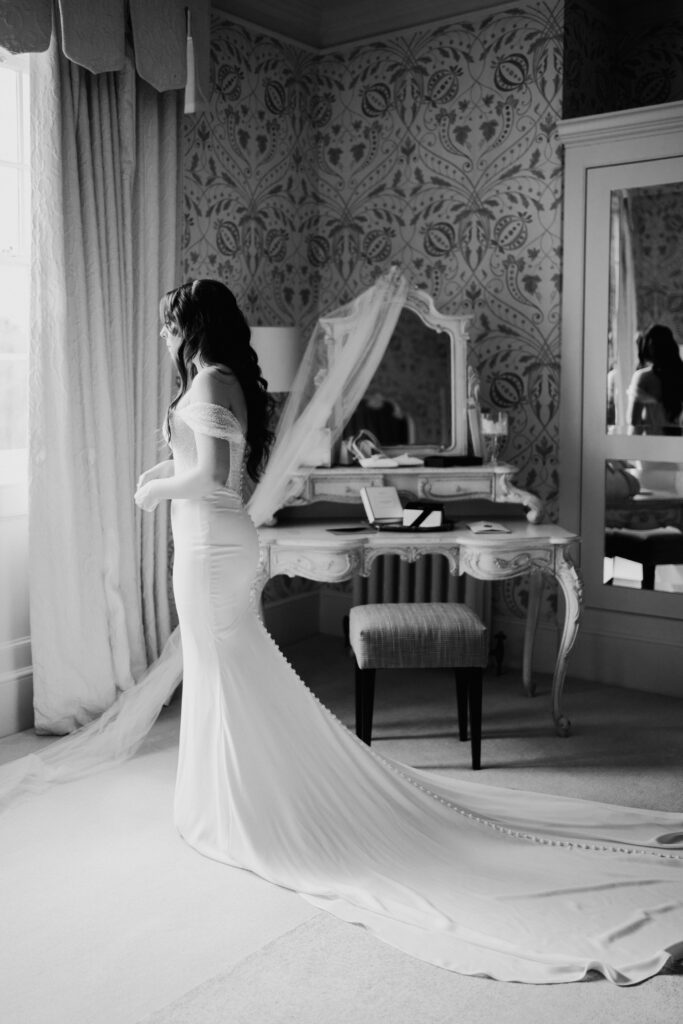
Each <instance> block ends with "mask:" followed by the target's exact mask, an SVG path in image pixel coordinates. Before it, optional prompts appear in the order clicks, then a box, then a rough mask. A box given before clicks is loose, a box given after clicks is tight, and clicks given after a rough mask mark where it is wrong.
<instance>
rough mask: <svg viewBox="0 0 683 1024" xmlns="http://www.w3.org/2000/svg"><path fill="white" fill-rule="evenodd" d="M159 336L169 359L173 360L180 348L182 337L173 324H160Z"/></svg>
mask: <svg viewBox="0 0 683 1024" xmlns="http://www.w3.org/2000/svg"><path fill="white" fill-rule="evenodd" d="M159 336H160V337H161V338H162V339H163V342H164V344H165V345H166V349H167V351H168V354H169V356H171V358H172V359H173V358H175V356H176V355H177V353H178V349H179V348H180V343H181V341H182V337H181V334H180V331H179V330H178V328H177V326H176V325H175V324H173V323H165V324H162V327H161V330H160V331H159Z"/></svg>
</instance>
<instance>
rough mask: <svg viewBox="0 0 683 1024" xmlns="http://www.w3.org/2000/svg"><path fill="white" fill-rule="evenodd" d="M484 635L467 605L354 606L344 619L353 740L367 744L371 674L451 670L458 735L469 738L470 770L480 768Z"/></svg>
mask: <svg viewBox="0 0 683 1024" xmlns="http://www.w3.org/2000/svg"><path fill="white" fill-rule="evenodd" d="M487 632H488V631H487V629H486V626H485V625H484V624H483V622H482V621H481V619H480V618H479V616H478V615H476V614H475V613H474V612H473V611H472V610H471V609H470V608H468V607H467V605H464V604H455V603H452V602H436V601H435V602H430V603H428V604H364V605H356V606H355V607H354V608H352V609H351V613H350V615H349V643H350V645H351V649H352V650H353V654H354V658H355V661H356V735H357V736H359V737H360V739H362V740H364V741H365V743H367V744H368V745H369V744H370V742H371V740H372V712H373V706H374V698H375V670H376V669H378V668H452V669H454V670H455V687H456V696H457V705H458V729H459V735H460V739H461V740H466V739H467V717H468V708H469V724H470V732H471V736H472V767H473V768H479V767H480V766H481V680H482V669H483V668H484V667H485V666H486V663H487V661H488V637H487Z"/></svg>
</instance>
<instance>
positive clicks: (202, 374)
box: [192, 366, 242, 408]
mask: <svg viewBox="0 0 683 1024" xmlns="http://www.w3.org/2000/svg"><path fill="white" fill-rule="evenodd" d="M241 393H242V389H241V387H240V385H239V381H238V380H237V377H236V376H235V374H234V373H233V372H232V371H231V370H228V368H227V367H220V368H219V367H214V366H206V367H204V368H203V369H201V370H200V371H199V372H198V373H197V375H196V376H195V378H194V380H193V381H192V400H193V401H194V402H210V403H211V404H212V405H224V406H226V407H228V408H230V407H231V406H233V405H234V404H235V401H236V399H238V398H239V397H241Z"/></svg>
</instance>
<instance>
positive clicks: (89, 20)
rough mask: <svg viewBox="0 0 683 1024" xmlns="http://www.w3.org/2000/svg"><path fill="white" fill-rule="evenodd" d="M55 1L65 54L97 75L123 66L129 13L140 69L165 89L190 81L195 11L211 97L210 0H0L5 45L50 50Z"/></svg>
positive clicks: (198, 55)
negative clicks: (189, 57)
mask: <svg viewBox="0 0 683 1024" xmlns="http://www.w3.org/2000/svg"><path fill="white" fill-rule="evenodd" d="M53 6H54V9H55V14H56V16H58V17H59V21H60V26H61V38H62V49H63V51H64V55H65V57H67V58H68V59H69V60H71V61H73V63H74V64H79V65H81V66H82V67H84V68H87V69H88V71H92V72H94V73H96V74H97V73H100V72H103V71H119V70H120V69H121V68H122V67H123V64H124V51H125V46H126V28H127V17H128V14H129V15H130V30H131V34H132V43H133V49H134V53H135V66H136V70H137V73H138V75H139V76H140V77H141V78H143V79H144V80H145V81H146V82H149V84H150V85H152V86H154V88H155V89H157V90H158V91H159V92H166V91H167V90H169V89H184V88H185V86H186V83H187V67H188V57H187V54H188V46H187V36H188V14H189V24H190V27H191V35H192V41H193V50H194V69H195V76H196V86H197V91H198V93H199V94H200V96H202V97H203V98H204V99H206V98H208V95H209V33H210V0H57V2H55V0H0V45H1V46H4V47H5V49H6V50H9V51H10V52H11V53H40V52H42V51H43V50H47V48H48V46H49V43H50V38H51V35H52V27H53Z"/></svg>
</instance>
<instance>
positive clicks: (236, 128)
mask: <svg viewBox="0 0 683 1024" xmlns="http://www.w3.org/2000/svg"><path fill="white" fill-rule="evenodd" d="M562 9H563V5H562V2H561V0H536V2H533V3H529V4H525V5H524V8H523V9H522V8H521V7H515V6H511V7H510V8H509V10H506V11H503V12H497V13H495V14H492V15H489V16H485V17H481V16H480V17H477V19H476V20H474V19H472V20H466V21H462V20H460V21H453V22H446V23H441V24H439V25H436V26H434V25H430V26H428V27H425V28H421V29H413V30H410V31H404V32H400V33H396V34H392V35H391V36H387V37H384V38H382V39H378V40H374V41H372V42H368V43H364V44H362V45H353V46H347V47H343V48H340V49H338V50H335V51H333V52H326V53H323V54H315V53H312V52H310V51H308V50H305V49H304V48H303V47H301V46H298V45H296V44H294V43H287V42H283V41H282V40H279V39H275V38H273V37H269V36H268V35H266V34H264V33H261V32H260V31H258V30H251V29H248V28H245V27H244V26H237V25H234V24H231V23H230V22H229V21H228V20H227V19H225V18H224V17H223V16H220V17H217V18H216V19H215V20H214V24H213V29H212V59H213V61H214V68H213V73H214V80H215V82H216V88H215V91H214V96H213V98H212V100H211V106H210V110H209V111H208V112H207V113H206V114H203V115H200V116H198V117H196V118H189V119H188V129H187V137H186V149H187V159H186V172H185V178H186V189H185V191H186V235H185V268H186V271H187V274H188V276H199V275H211V276H219V277H221V278H223V279H224V280H226V281H227V282H228V283H229V284H230V286H231V287H232V288H233V289H234V290H235V292H236V293H237V295H238V297H239V299H240V300H241V302H242V303H243V305H244V307H245V309H246V311H247V313H248V315H249V317H250V319H251V321H252V322H262V323H266V322H269V323H287V322H295V323H299V324H300V325H301V326H302V328H303V329H304V330H305V331H308V330H310V328H311V327H312V325H313V323H314V321H315V318H316V316H317V314H318V312H319V311H320V312H323V311H326V310H329V309H330V308H333V307H335V306H337V305H339V304H340V302H344V301H346V300H348V299H349V298H350V297H352V296H353V295H355V294H357V293H358V292H359V291H361V290H362V289H363V288H364V287H366V286H367V285H368V284H369V283H370V282H372V281H373V280H374V279H375V278H376V277H377V276H378V275H379V274H380V273H381V272H382V271H384V270H385V269H386V268H387V267H388V266H389V265H390V264H391V263H393V262H398V263H399V264H401V266H402V267H403V268H404V270H405V271H406V272H407V273H408V274H409V276H410V277H411V279H412V281H413V283H414V284H415V285H416V286H418V287H423V288H426V289H427V290H428V291H429V292H430V293H431V294H432V296H433V297H434V300H435V302H436V305H437V307H438V308H440V309H442V310H443V311H444V312H450V313H465V312H471V313H472V315H473V321H472V325H471V330H470V337H471V353H472V358H473V360H474V362H475V365H476V366H477V368H478V370H479V372H480V374H481V381H482V398H483V401H484V402H485V403H487V404H490V405H491V406H493V407H497V408H504V409H506V410H507V411H508V413H509V415H510V420H511V436H510V442H509V444H508V448H507V451H506V453H505V454H506V457H507V458H508V459H509V460H510V461H514V462H515V463H516V464H517V465H518V466H519V467H520V469H519V474H518V481H519V483H520V484H521V485H522V486H524V487H527V488H530V489H532V490H534V491H536V492H537V493H538V494H539V495H541V496H542V497H543V498H544V499H545V500H546V501H547V502H548V503H549V507H550V511H551V513H552V511H553V507H554V500H555V495H556V492H557V470H556V456H557V434H558V416H557V414H558V398H559V355H560V339H559V314H560V305H559V304H560V271H561V241H560V215H561V209H560V205H561V191H562V177H561V173H562V165H561V156H560V153H559V150H558V143H557V140H556V137H555V124H556V122H557V120H558V118H559V117H560V108H561V99H562V45H563V40H562V31H563V29H562ZM512 589H514V588H512ZM509 600H510V603H511V605H512V606H514V607H517V606H518V604H519V602H520V601H522V602H523V600H524V596H523V594H521V593H520V592H519V591H518V590H515V591H514V594H512V592H511V594H510V596H509Z"/></svg>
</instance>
